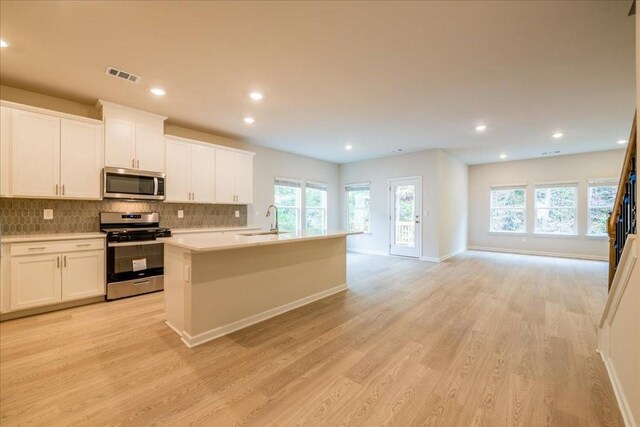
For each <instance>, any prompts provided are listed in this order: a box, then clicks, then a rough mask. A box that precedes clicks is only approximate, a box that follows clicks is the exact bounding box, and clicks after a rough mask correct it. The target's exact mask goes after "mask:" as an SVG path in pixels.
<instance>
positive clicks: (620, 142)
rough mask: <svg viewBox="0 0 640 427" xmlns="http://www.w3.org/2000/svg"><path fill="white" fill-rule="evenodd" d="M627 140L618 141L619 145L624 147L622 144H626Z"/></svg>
mask: <svg viewBox="0 0 640 427" xmlns="http://www.w3.org/2000/svg"><path fill="white" fill-rule="evenodd" d="M626 143H627V140H626V139H621V140H619V141H618V144H620V145H622V144H626Z"/></svg>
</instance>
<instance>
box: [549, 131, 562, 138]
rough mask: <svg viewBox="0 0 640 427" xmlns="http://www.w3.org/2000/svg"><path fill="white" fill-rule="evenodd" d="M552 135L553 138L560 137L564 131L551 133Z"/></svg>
mask: <svg viewBox="0 0 640 427" xmlns="http://www.w3.org/2000/svg"><path fill="white" fill-rule="evenodd" d="M551 136H552V137H554V138H555V139H560V138H562V137H563V136H564V133H562V132H556V133H554V134H553V135H551Z"/></svg>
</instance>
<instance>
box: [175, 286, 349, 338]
mask: <svg viewBox="0 0 640 427" xmlns="http://www.w3.org/2000/svg"><path fill="white" fill-rule="evenodd" d="M346 289H347V284H346V283H344V284H342V285H338V286H334V287H333V288H330V289H327V290H324V291H322V292H318V293H317V294H313V295H309V296H307V297H304V298H300V299H299V300H296V301H292V302H290V303H287V304H284V305H281V306H279V307H276V308H272V309H270V310H267V311H263V312H262V313H258V314H254V315H253V316H249V317H246V318H244V319H240V320H238V321H235V322H233V323H229V324H227V325H224V326H220V327H217V328H214V329H210V330H208V331H206V332H202V333H199V334H197V335H195V336H191V335H189V334H188V333H186V332H182V333H179V335H180V336H181V337H182V342H184V343H185V344H186V345H187V346H188V347H189V348H191V347H195V346H198V345H201V344H204V343H206V342H208V341H211V340H214V339H216V338H220V337H221V336H224V335H228V334H230V333H232V332H235V331H237V330H240V329H243V328H246V327H247V326H251V325H254V324H256V323H259V322H262V321H264V320H267V319H270V318H272V317H275V316H277V315H279V314H282V313H286V312H287V311H291V310H294V309H296V308H298V307H302V306H303V305H307V304H310V303H312V302H314V301H317V300H320V299H322V298H326V297H328V296H330V295H333V294H336V293H338V292H342V291H344V290H346ZM169 327H171V325H169ZM171 328H172V329H174V328H173V327H171ZM174 330H175V329H174ZM176 332H177V331H176Z"/></svg>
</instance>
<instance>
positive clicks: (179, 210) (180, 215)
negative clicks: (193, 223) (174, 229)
mask: <svg viewBox="0 0 640 427" xmlns="http://www.w3.org/2000/svg"><path fill="white" fill-rule="evenodd" d="M178 218H184V211H183V210H182V209H178Z"/></svg>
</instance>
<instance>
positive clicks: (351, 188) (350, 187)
mask: <svg viewBox="0 0 640 427" xmlns="http://www.w3.org/2000/svg"><path fill="white" fill-rule="evenodd" d="M365 188H366V189H367V191H369V206H368V207H367V208H366V209H367V210H368V211H369V215H368V216H367V217H368V219H369V221H368V223H367V225H368V227H367V230H356V229H352V228H351V227H350V224H349V192H350V191H357V190H363V189H365ZM344 192H345V201H346V203H345V215H346V221H345V224H346V227H345V228H346V229H347V231H350V232H356V233H358V232H360V233H362V234H369V235H370V234H371V182H357V183H351V184H346V185H345V186H344ZM360 209H364V208H360Z"/></svg>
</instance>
